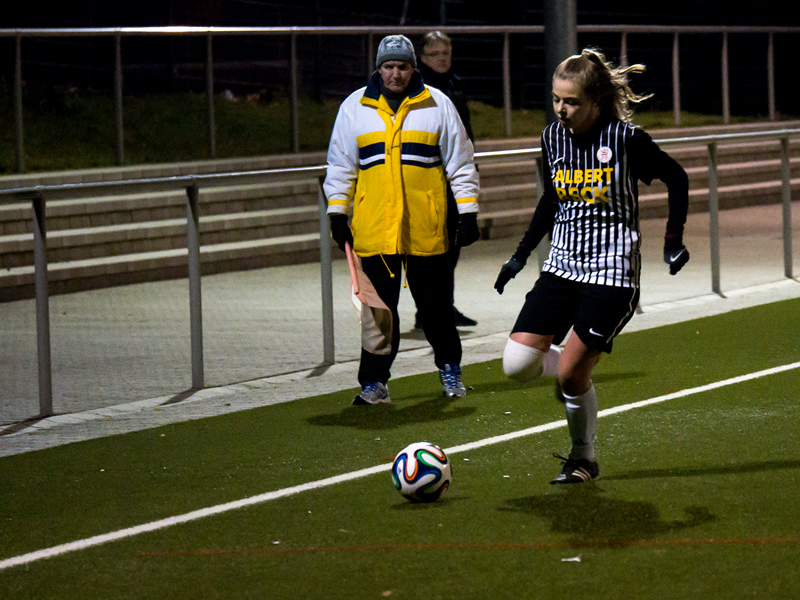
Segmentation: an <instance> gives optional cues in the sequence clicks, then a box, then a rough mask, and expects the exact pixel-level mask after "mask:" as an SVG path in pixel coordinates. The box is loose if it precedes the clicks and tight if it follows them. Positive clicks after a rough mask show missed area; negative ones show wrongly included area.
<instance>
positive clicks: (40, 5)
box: [0, 0, 800, 115]
mask: <svg viewBox="0 0 800 600" xmlns="http://www.w3.org/2000/svg"><path fill="white" fill-rule="evenodd" d="M631 6H635V7H636V8H635V9H633V10H632V9H631ZM489 7H490V8H489ZM754 7H755V9H754ZM577 8H578V24H583V25H590V24H591V25H600V24H639V25H673V24H676V25H745V26H753V25H777V26H798V25H800V3H786V2H760V3H753V2H736V1H727V2H723V1H717V0H708V1H697V0H695V1H684V0H673V1H670V2H663V1H662V2H640V3H636V4H634V3H632V2H629V1H621V0H606V1H603V2H591V1H588V0H585V1H584V0H578V2H577ZM0 11H1V12H0V28H4V29H13V28H65V27H131V26H160V25H204V26H211V25H213V26H226V25H227V26H344V25H383V26H385V25H399V24H400V23H401V20H404V22H405V24H406V25H439V24H442V22H443V20H444V23H445V24H449V25H509V24H513V25H519V24H522V25H541V24H542V23H543V3H542V2H523V1H520V0H510V1H506V2H487V1H486V0H446V1H444V2H436V1H430V0H428V1H422V0H406V1H405V2H404V1H402V0H400V1H389V2H386V1H384V2H375V1H374V0H373V1H371V2H367V1H363V0H334V1H326V2H322V1H320V0H293V1H283V2H281V1H271V2H267V1H261V0H199V1H190V0H160V1H159V0H139V1H136V2H130V3H120V2H117V1H110V0H107V1H101V0H88V1H85V2H80V3H77V2H61V3H57V4H54V3H52V2H49V1H47V2H44V1H42V0H29V1H25V2H21V1H20V0H2V3H0ZM799 37H800V34H786V35H778V36H776V38H775V72H776V90H777V98H776V101H777V107H778V111H779V112H782V113H787V114H797V112H798V110H797V102H796V101H795V96H794V87H795V84H794V83H793V80H794V72H795V71H796V68H795V61H794V60H792V56H793V50H794V48H796V47H797V46H798V44H797V41H798V38H799ZM453 39H454V52H455V56H454V69H455V71H456V72H457V73H458V74H459V75H461V77H462V79H464V80H465V82H466V85H467V88H468V91H469V95H470V98H471V99H474V100H481V101H484V102H487V103H489V104H493V105H498V106H499V105H501V104H502V67H501V56H502V36H500V35H482V36H476V35H454V36H453ZM378 41H379V39H375V41H374V44H375V47H377V42H378ZM414 41H415V42H416V41H417V40H414ZM721 43H722V35H721V34H711V33H708V34H691V35H689V34H685V35H682V36H681V45H680V49H681V86H682V94H681V106H682V108H683V109H684V110H689V111H694V112H703V113H716V114H720V113H721V88H722V83H721V73H720V60H721V54H720V52H721ZM543 44H544V38H543V36H542V35H521V34H515V35H512V36H511V45H512V47H511V57H512V102H513V105H514V106H515V107H516V108H519V107H523V108H543V106H544V93H545V92H544V85H543V82H544V80H545V77H546V76H548V74H546V73H545V72H544V68H543V66H542V65H543V63H544V49H543ZM2 45H3V50H2V52H3V59H2V63H1V66H2V71H1V72H0V75H1V76H2V77H3V79H4V81H5V82H6V83H8V82H10V81H11V78H12V74H13V41H12V40H4V41H3V44H2ZM578 45H579V46H580V47H583V46H594V47H598V48H600V49H601V50H603V51H604V52H605V53H606V55H607V56H608V57H609V58H611V59H612V60H614V61H615V62H616V61H618V60H619V45H620V36H619V35H618V34H581V35H579V36H578ZM297 47H298V56H299V60H300V87H301V93H303V94H305V95H308V96H309V97H312V98H316V99H321V98H334V99H341V98H343V97H344V96H345V95H347V94H348V93H350V92H351V91H353V90H354V89H356V88H358V87H360V86H361V85H363V84H364V82H365V80H366V77H367V74H368V69H369V65H370V64H371V61H372V60H374V59H373V58H372V57H368V56H367V48H368V45H367V40H366V37H365V36H318V37H317V36H300V37H299V38H298V46H297ZM205 52H206V41H205V38H204V37H203V36H197V37H183V38H178V37H170V38H165V37H148V36H139V37H134V38H127V37H126V38H123V41H122V60H123V70H124V86H125V93H126V94H143V93H154V92H171V91H186V90H193V91H197V92H204V91H205V79H204V77H205V64H204V63H205ZM22 56H23V67H22V68H23V79H24V80H25V82H26V85H29V86H30V85H38V86H65V87H73V88H77V89H80V90H96V91H100V92H109V93H110V92H111V90H112V89H113V61H114V51H113V40H112V38H110V37H107V38H60V39H58V38H40V39H25V40H23V42H22ZM671 57H672V35H671V34H648V35H644V34H631V35H629V36H628V58H629V62H639V63H643V64H645V65H647V67H648V70H647V72H646V73H645V74H643V75H640V76H637V77H636V79H635V80H634V81H633V82H632V83H633V85H634V89H635V91H637V92H639V93H654V94H655V97H654V98H653V99H652V100H650V101H648V103H647V104H646V107H647V108H651V109H662V110H670V109H671V108H672V87H671V85H672V75H671V60H672V58H671ZM729 60H730V80H731V112H732V113H733V114H739V115H753V114H762V115H763V114H766V113H767V98H766V89H767V85H766V79H767V75H766V63H767V36H766V34H731V36H730V40H729ZM790 61H791V62H790ZM214 62H215V70H214V76H215V85H216V88H217V91H222V90H225V89H230V90H231V91H233V92H234V93H235V94H243V93H253V92H259V91H260V92H262V93H263V94H264V95H265V96H267V97H269V96H271V95H274V94H286V90H287V87H288V83H289V40H288V37H286V36H281V37H274V36H271V37H266V36H248V37H235V38H234V37H218V38H215V40H214Z"/></svg>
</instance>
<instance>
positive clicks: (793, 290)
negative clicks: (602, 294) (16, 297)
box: [0, 202, 800, 456]
mask: <svg viewBox="0 0 800 600" xmlns="http://www.w3.org/2000/svg"><path fill="white" fill-rule="evenodd" d="M794 204H795V206H793V215H792V216H793V240H794V244H793V245H794V249H793V262H794V265H795V268H794V273H799V272H800V206H797V205H798V204H800V203H797V202H795V203H794ZM720 223H721V259H722V272H721V285H722V289H723V295H724V296H725V297H724V298H721V297H719V296H717V295H716V294H712V293H711V273H710V267H709V255H710V251H709V241H708V215H707V214H695V215H690V217H689V221H688V223H687V227H686V234H685V242H686V245H687V247H688V248H689V250H690V252H691V254H692V259H691V261H690V263H689V264H688V265H687V267H686V268H684V270H683V271H682V272H681V273H680V274H679V275H677V276H675V277H671V276H670V275H669V274H668V271H667V267H666V265H664V264H663V262H662V258H661V244H662V239H663V229H664V220H663V219H657V220H646V221H643V222H642V235H643V283H642V297H641V306H642V309H643V312H642V313H641V314H638V315H637V316H636V317H634V319H633V320H632V321H631V323H630V324H629V325H628V327H627V328H626V331H635V330H637V329H644V328H649V327H656V326H659V325H664V324H668V323H672V322H677V321H681V320H686V319H692V318H698V317H702V316H706V315H710V314H717V313H721V312H726V311H729V310H735V309H738V308H743V307H746V306H753V305H758V304H762V303H767V302H772V301H776V300H780V299H784V298H796V297H800V283H798V281H796V279H795V280H792V279H786V278H785V277H784V266H783V242H782V238H781V233H782V229H781V212H780V207H779V206H767V207H757V208H746V209H735V210H730V211H725V212H723V213H722V215H721V220H720ZM517 241H518V240H517V239H501V240H490V241H482V242H479V243H477V244H475V245H474V246H472V247H469V248H466V249H464V250H463V252H462V258H461V261H460V263H459V266H458V269H457V271H456V305H457V306H458V308H459V309H460V310H461V311H462V312H464V313H465V314H467V315H469V316H471V317H473V318H475V319H477V320H478V325H477V326H475V327H472V328H467V329H462V330H461V333H462V340H463V343H464V347H465V348H464V350H465V352H464V363H465V364H469V363H475V362H481V361H486V360H492V359H495V358H498V357H500V356H501V354H502V349H503V347H504V345H505V339H506V337H507V334H508V331H509V329H510V328H511V326H512V325H513V323H514V320H515V318H516V315H517V313H518V311H519V309H520V307H521V306H522V302H523V299H524V295H525V293H526V292H527V291H528V289H530V287H531V285H532V283H533V281H534V280H535V277H536V275H537V269H536V268H535V261H534V260H533V259H532V260H531V262H530V263H529V266H528V268H526V269H525V270H524V271H523V272H522V273H521V274H520V275H519V276H518V277H517V279H515V280H513V281H512V282H511V283H510V284H509V285H508V286H507V288H506V292H505V293H504V294H503V296H498V295H497V293H496V292H495V291H494V290H493V288H492V285H493V283H494V279H495V277H496V275H497V272H498V270H499V268H500V265H501V264H502V263H503V261H505V260H506V259H507V258H508V256H510V254H511V253H512V252H513V250H514V248H515V247H516V244H517ZM336 252H337V253H338V251H336ZM333 282H334V320H335V338H336V361H337V362H336V364H335V365H333V366H327V367H325V366H321V363H322V356H323V350H322V313H321V300H320V298H321V292H320V268H319V264H307V265H296V266H287V267H273V268H269V269H261V270H256V271H247V272H241V273H227V274H222V275H213V276H207V277H204V278H203V282H202V286H203V323H204V341H205V372H206V389H204V390H201V391H198V392H191V391H188V388H189V387H190V385H191V365H190V343H189V298H188V284H187V281H186V280H175V281H166V282H157V283H146V284H139V285H132V286H126V287H119V288H110V289H105V290H95V291H88V292H81V293H76V294H69V295H63V296H54V297H53V298H52V299H51V304H50V313H51V328H52V333H51V346H52V361H53V397H54V402H53V403H54V410H55V412H56V416H54V417H50V418H47V419H39V420H31V417H32V416H33V415H36V414H37V413H38V395H37V394H38V387H37V386H38V383H37V369H36V323H35V308H34V303H33V301H28V300H26V301H18V302H11V303H6V304H1V305H0V456H6V455H11V454H18V453H21V452H27V451H31V450H36V449H42V448H47V447H52V446H56V445H59V444H64V443H69V442H73V441H77V440H82V439H89V438H95V437H101V436H106V435H113V434H117V433H123V432H127V431H135V430H140V429H145V428H149V427H157V426H160V425H164V424H167V423H172V422H177V421H183V420H190V419H198V418H203V417H207V416H212V415H216V414H222V413H226V412H231V411H236V410H244V409H247V408H253V407H257V406H264V405H268V404H274V403H278V402H284V401H289V400H293V399H296V398H301V397H307V396H312V395H317V394H322V393H326V392H331V391H336V390H342V389H349V388H355V386H356V385H357V383H356V371H357V367H358V363H357V358H358V355H359V340H360V337H359V323H358V314H357V312H356V310H355V308H354V307H353V305H352V303H351V300H350V297H349V273H348V270H347V265H346V263H345V262H344V261H343V260H337V261H335V262H334V279H333ZM400 316H401V331H402V336H403V339H402V342H401V352H400V355H399V356H398V359H397V361H396V363H395V367H394V369H393V377H398V376H403V375H410V374H416V373H422V372H428V371H431V370H433V369H434V366H433V359H432V357H431V356H430V347H429V346H428V344H427V342H426V341H425V340H424V338H423V337H422V335H421V333H420V332H419V331H416V330H413V328H412V327H413V319H414V306H413V301H412V299H411V295H410V293H409V292H408V291H407V290H404V291H403V293H402V294H401V303H400Z"/></svg>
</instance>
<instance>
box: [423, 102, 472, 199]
mask: <svg viewBox="0 0 800 600" xmlns="http://www.w3.org/2000/svg"><path fill="white" fill-rule="evenodd" d="M429 89H430V88H429ZM436 102H437V103H438V104H439V105H440V106H441V107H442V113H443V117H442V120H443V126H442V134H441V136H440V137H439V148H440V151H441V155H442V164H443V166H444V171H445V174H446V176H447V180H448V181H449V182H450V187H451V188H452V190H453V195H454V196H455V199H456V204H457V205H458V213H459V214H463V213H471V212H478V194H479V192H480V182H479V178H478V170H477V169H476V168H475V161H474V147H473V145H472V142H471V141H470V139H469V136H468V135H467V130H466V129H464V124H463V123H462V122H461V118H460V117H459V116H458V111H457V110H456V107H455V106H454V105H453V103H452V102H451V101H450V98H448V97H447V96H446V95H444V94H442V93H439V94H437V96H436Z"/></svg>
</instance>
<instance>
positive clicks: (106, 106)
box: [0, 88, 760, 174]
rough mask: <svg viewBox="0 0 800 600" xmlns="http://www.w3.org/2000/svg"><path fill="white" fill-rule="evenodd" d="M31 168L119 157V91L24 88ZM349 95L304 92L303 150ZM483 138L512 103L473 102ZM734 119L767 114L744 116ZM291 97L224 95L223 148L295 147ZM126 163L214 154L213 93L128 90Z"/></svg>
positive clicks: (7, 96) (525, 121)
mask: <svg viewBox="0 0 800 600" xmlns="http://www.w3.org/2000/svg"><path fill="white" fill-rule="evenodd" d="M11 98H12V96H11V93H10V90H8V88H6V89H2V90H0V127H2V131H3V132H4V135H3V136H2V142H0V173H8V174H10V173H13V172H15V170H16V159H15V147H16V134H15V131H16V128H15V124H14V108H13V105H12V100H11ZM23 106H24V112H23V124H24V132H25V137H24V152H25V170H26V171H27V172H31V171H58V170H65V169H83V168H92V167H110V166H115V165H116V162H117V158H116V132H115V116H114V102H113V98H111V97H109V96H107V95H103V94H95V93H89V92H72V91H68V90H62V89H48V90H26V93H25V95H24V98H23ZM338 108H339V102H336V101H326V102H314V101H312V100H309V99H307V98H301V99H300V102H299V130H300V133H299V139H300V150H301V151H303V152H307V151H315V150H324V149H326V148H327V147H328V140H329V139H330V132H331V129H332V128H333V123H334V120H335V119H336V112H337V110H338ZM470 108H471V113H472V124H473V129H474V132H475V137H476V139H478V140H485V139H500V138H503V137H505V114H504V111H503V109H502V108H499V107H494V106H490V105H487V104H483V103H480V102H473V103H471V105H470ZM732 120H733V122H745V121H757V120H760V118H759V117H737V118H733V119H732ZM291 122H292V119H291V107H290V103H289V100H288V99H287V98H275V99H272V100H271V101H270V102H263V101H262V100H261V99H260V97H259V96H258V95H255V96H252V97H240V98H235V99H233V100H230V99H227V98H226V97H225V95H224V94H219V95H218V96H217V97H216V98H215V131H216V157H217V158H233V157H242V156H262V155H269V154H280V153H286V152H291V151H292V130H291ZM636 122H637V124H639V125H641V126H642V127H644V128H646V129H657V128H659V127H672V126H673V115H672V113H671V112H641V113H639V114H638V115H637V117H636ZM721 122H722V118H721V117H719V116H714V115H696V114H690V113H683V114H682V123H683V124H684V125H685V126H687V127H691V126H695V125H709V124H719V123H721ZM123 123H124V155H125V164H128V165H135V164H146V163H161V162H184V161H194V160H205V159H208V158H210V150H209V133H208V130H209V127H208V105H207V100H206V96H205V95H204V94H192V93H183V94H161V95H152V96H141V97H137V96H126V97H125V99H124V106H123ZM511 123H512V132H513V136H514V137H530V136H538V135H539V133H540V132H541V130H542V127H543V125H544V113H543V111H541V110H526V109H518V110H514V111H513V113H512V118H511Z"/></svg>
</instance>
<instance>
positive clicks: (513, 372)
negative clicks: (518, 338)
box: [503, 339, 561, 383]
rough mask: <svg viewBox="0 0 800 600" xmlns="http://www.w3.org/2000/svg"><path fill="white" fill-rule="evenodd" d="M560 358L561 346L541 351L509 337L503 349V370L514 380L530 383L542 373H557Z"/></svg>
mask: <svg viewBox="0 0 800 600" xmlns="http://www.w3.org/2000/svg"><path fill="white" fill-rule="evenodd" d="M560 358H561V348H558V347H557V346H550V351H549V352H542V351H541V350H537V349H536V348H531V347H530V346H526V345H525V344H520V343H519V342H515V341H514V340H512V339H509V340H508V341H507V342H506V348H505V350H504V351H503V371H504V372H505V374H506V375H507V376H508V377H510V378H511V379H513V380H515V381H519V382H521V383H530V382H532V381H533V380H535V379H538V378H539V377H541V376H542V375H558V361H559V359H560Z"/></svg>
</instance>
